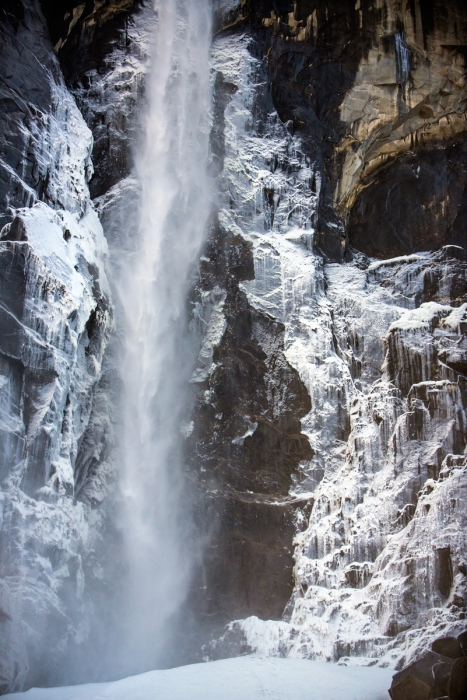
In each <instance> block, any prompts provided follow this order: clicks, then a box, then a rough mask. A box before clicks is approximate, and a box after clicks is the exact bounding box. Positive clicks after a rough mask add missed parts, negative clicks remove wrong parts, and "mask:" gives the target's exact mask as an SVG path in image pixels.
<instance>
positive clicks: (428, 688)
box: [389, 651, 451, 700]
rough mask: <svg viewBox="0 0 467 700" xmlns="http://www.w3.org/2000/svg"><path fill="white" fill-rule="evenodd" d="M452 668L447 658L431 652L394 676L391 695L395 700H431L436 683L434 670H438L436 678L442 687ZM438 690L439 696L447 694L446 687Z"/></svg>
mask: <svg viewBox="0 0 467 700" xmlns="http://www.w3.org/2000/svg"><path fill="white" fill-rule="evenodd" d="M450 666H451V662H450V661H449V660H448V659H446V657H443V656H441V655H440V654H436V653H434V652H432V651H429V652H427V653H426V654H424V655H423V656H422V657H421V658H420V659H418V660H417V661H415V662H414V663H412V664H410V666H407V667H406V668H404V669H402V671H399V673H396V674H395V676H393V680H392V685H391V689H390V691H389V694H390V695H391V697H392V699H393V700H405V699H406V698H407V700H413V699H414V698H417V700H418V698H420V699H422V698H425V697H426V698H427V700H429V698H430V697H431V696H432V695H431V694H432V691H433V690H434V688H435V683H436V680H435V671H434V669H436V674H437V675H436V678H438V679H439V683H440V684H441V686H442V684H443V683H444V682H445V681H444V679H445V678H446V673H447V670H448V669H449V668H450ZM436 690H437V693H436V694H437V695H440V694H442V693H443V692H445V688H444V687H440V688H438V687H437V686H436ZM410 693H412V694H413V695H411V694H410ZM424 693H427V695H424Z"/></svg>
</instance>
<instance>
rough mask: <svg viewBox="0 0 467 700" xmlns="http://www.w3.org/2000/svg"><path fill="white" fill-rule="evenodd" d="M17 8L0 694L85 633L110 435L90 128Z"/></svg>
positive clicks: (46, 47)
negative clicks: (89, 563) (90, 559)
mask: <svg viewBox="0 0 467 700" xmlns="http://www.w3.org/2000/svg"><path fill="white" fill-rule="evenodd" d="M24 8H25V15H24V21H23V22H21V23H19V25H18V27H16V29H15V28H13V27H12V26H10V25H9V24H8V23H7V22H6V23H5V24H4V25H3V27H2V32H3V34H4V38H5V44H4V45H3V47H2V51H1V57H0V60H1V62H2V65H3V68H4V69H5V70H3V68H2V75H5V76H8V77H7V78H6V80H5V82H4V84H3V89H4V91H6V93H7V95H8V97H9V99H13V100H14V101H15V102H16V105H17V109H16V110H11V111H10V112H7V115H6V120H7V122H8V123H7V124H6V135H7V141H8V144H10V146H11V144H14V145H15V147H16V150H15V149H14V148H12V147H8V148H6V149H4V150H2V161H1V163H0V173H1V177H0V195H1V205H0V206H1V211H0V216H1V218H2V220H3V223H4V224H5V225H4V226H3V229H2V233H1V239H0V280H1V283H0V295H1V299H0V314H1V327H2V334H1V338H0V345H1V347H0V450H1V455H2V459H1V467H0V472H1V473H0V478H1V496H0V527H1V529H0V548H1V569H0V692H1V691H5V690H7V689H10V690H19V689H21V687H22V686H23V684H24V682H25V680H26V679H27V680H28V681H33V682H34V681H36V682H40V681H41V679H46V678H48V677H50V676H51V675H53V671H54V669H53V667H54V666H55V665H59V659H60V658H61V656H60V655H61V654H63V653H65V652H66V648H67V645H68V643H69V641H70V640H71V639H73V640H75V641H81V640H84V638H85V636H86V633H87V626H88V616H87V613H86V612H85V603H84V600H85V589H86V579H85V574H84V568H85V564H84V560H85V558H86V556H87V555H88V554H89V551H88V550H89V547H90V542H91V541H92V535H91V533H90V530H89V514H90V503H91V497H90V495H89V494H90V493H91V492H92V491H93V489H92V488H91V481H92V479H91V473H92V464H93V461H92V460H93V459H94V462H96V461H98V460H99V458H100V457H101V456H102V453H103V445H104V443H105V440H106V439H107V438H104V434H107V435H109V434H110V430H109V424H108V414H107V408H106V406H105V402H103V401H102V400H101V397H100V396H99V390H98V383H99V380H100V378H101V374H102V360H103V355H104V350H105V348H106V345H107V341H108V336H109V333H110V329H111V325H112V312H111V306H110V299H109V290H108V284H107V280H106V274H105V267H104V266H105V259H106V257H107V248H106V243H105V239H104V237H103V232H102V227H101V225H100V222H99V220H98V217H97V214H96V213H95V211H94V209H93V208H92V205H91V203H90V200H89V191H88V186H87V180H88V178H89V176H90V174H91V166H90V153H91V145H92V138H91V133H90V131H89V129H88V128H87V126H86V124H85V123H84V121H83V119H82V117H81V114H80V112H79V110H78V109H77V107H76V104H75V102H74V99H73V98H72V97H71V95H70V94H69V93H68V91H67V89H66V87H65V84H64V82H63V78H62V77H61V73H60V69H59V66H58V62H57V59H56V58H55V56H54V53H53V50H52V47H51V46H50V44H49V39H48V37H47V34H46V30H45V28H44V26H43V24H42V20H41V17H40V15H39V14H38V13H37V8H36V7H35V6H33V4H32V3H27V2H26V3H25V4H24ZM19 95H21V97H20V96H19ZM21 149H24V152H21ZM90 444H92V454H93V458H90V455H89V445H90ZM99 489H102V485H101V486H100V487H99V488H97V487H95V488H94V495H95V496H96V498H98V491H99ZM85 493H88V496H87V497H85V496H84V494H85ZM96 502H97V501H96ZM28 673H29V675H28Z"/></svg>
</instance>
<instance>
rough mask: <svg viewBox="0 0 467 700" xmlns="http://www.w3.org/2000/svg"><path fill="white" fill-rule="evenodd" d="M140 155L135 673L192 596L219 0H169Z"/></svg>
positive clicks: (132, 465)
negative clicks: (193, 432)
mask: <svg viewBox="0 0 467 700" xmlns="http://www.w3.org/2000/svg"><path fill="white" fill-rule="evenodd" d="M156 10H157V11H158V23H157V28H156V35H155V37H154V50H153V56H152V69H151V72H150V75H149V76H148V85H147V96H148V108H147V115H146V120H145V134H144V139H143V142H142V146H141V149H140V153H139V155H138V157H137V172H138V175H139V179H140V183H141V191H142V200H141V215H140V228H139V236H140V238H139V242H138V246H137V250H136V252H135V254H134V255H132V256H131V257H129V258H128V260H127V261H126V264H125V267H124V273H123V275H122V281H121V283H120V290H119V293H120V298H121V303H122V308H123V313H124V324H123V334H122V335H123V345H124V356H123V358H122V363H121V374H122V380H123V431H122V438H121V464H122V466H121V470H122V471H121V487H122V494H123V502H124V505H123V508H122V514H121V529H122V533H123V538H124V549H125V566H126V570H127V576H128V579H127V580H125V582H124V587H125V600H124V603H123V608H124V609H123V610H122V615H123V619H124V633H123V636H124V639H122V640H121V643H122V647H123V648H124V649H125V654H126V655H127V656H128V657H129V659H130V661H131V663H133V666H132V668H131V670H132V671H133V672H136V671H140V670H144V669H148V668H151V667H154V666H156V665H157V664H158V659H159V658H160V656H161V654H162V653H163V652H164V646H165V645H166V636H167V633H168V628H169V627H170V624H171V623H170V618H171V616H173V615H174V613H175V612H176V610H177V608H179V606H180V605H181V603H182V602H183V600H184V597H185V595H186V591H187V587H188V583H189V575H190V556H189V552H188V547H186V546H184V538H185V535H186V519H187V515H186V513H185V512H183V508H182V507H181V503H180V496H181V489H182V479H183V477H182V466H181V441H182V439H183V438H182V435H181V432H180V425H181V422H182V420H183V415H184V411H186V407H187V403H188V392H187V386H188V376H189V372H190V367H189V362H188V361H187V356H186V355H187V353H186V352H185V346H186V342H185V335H184V334H185V328H186V319H185V307H186V299H187V292H188V278H189V275H190V270H191V269H192V267H193V264H194V262H195V260H196V257H197V255H198V254H199V251H200V247H201V245H202V242H203V238H204V236H205V232H206V228H207V218H208V214H209V192H210V188H209V180H208V175H207V162H208V155H209V133H210V118H211V117H210V114H211V92H212V85H211V78H210V68H209V51H210V43H211V7H210V0H160V2H159V3H156Z"/></svg>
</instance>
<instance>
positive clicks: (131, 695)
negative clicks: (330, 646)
mask: <svg viewBox="0 0 467 700" xmlns="http://www.w3.org/2000/svg"><path fill="white" fill-rule="evenodd" d="M392 674H393V671H391V670H388V669H382V668H368V667H365V668H362V667H360V668H356V667H344V666H336V665H334V664H326V663H322V662H319V661H306V660H304V659H273V658H263V657H261V656H243V657H239V658H236V659H226V660H224V661H214V662H212V663H204V664H193V665H192V666H182V667H180V668H172V669H169V670H168V671H151V672H150V673H143V674H142V675H140V676H133V677H132V678H125V679H124V680H121V681H116V682H115V683H98V684H92V685H79V686H74V687H69V688H41V689H39V688H33V689H32V690H28V691H27V692H26V693H17V694H14V695H5V700H6V698H14V700H21V699H22V698H24V699H25V700H101V698H106V699H107V700H256V698H257V699H258V700H260V699H261V700H264V698H269V700H380V699H381V700H383V699H386V698H389V695H388V691H387V689H388V688H389V686H390V685H391V676H392Z"/></svg>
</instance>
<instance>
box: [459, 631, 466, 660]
mask: <svg viewBox="0 0 467 700" xmlns="http://www.w3.org/2000/svg"><path fill="white" fill-rule="evenodd" d="M457 641H458V642H459V644H460V645H461V649H462V652H463V653H464V655H465V656H467V631H466V632H462V634H460V635H459V636H458V637H457Z"/></svg>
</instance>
